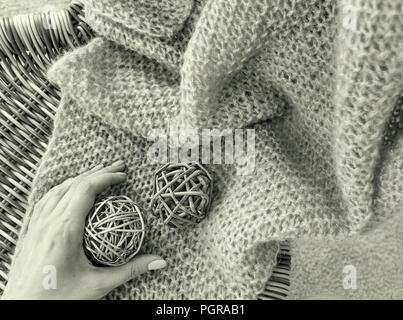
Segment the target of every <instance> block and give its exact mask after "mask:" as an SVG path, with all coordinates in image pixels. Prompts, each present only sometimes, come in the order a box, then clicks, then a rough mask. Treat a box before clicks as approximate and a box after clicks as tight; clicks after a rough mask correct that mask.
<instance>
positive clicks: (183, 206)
mask: <svg viewBox="0 0 403 320" xmlns="http://www.w3.org/2000/svg"><path fill="white" fill-rule="evenodd" d="M212 185H213V181H212V178H211V175H210V174H209V172H208V171H207V170H206V169H205V168H204V167H203V166H202V165H201V164H199V163H190V164H166V165H164V166H163V167H162V168H161V169H159V170H157V172H156V173H155V175H154V185H153V187H154V195H153V198H152V200H151V209H152V211H153V213H154V214H155V215H156V216H158V217H160V218H161V219H162V220H163V221H164V223H165V224H168V225H170V226H172V227H176V228H183V227H186V226H188V225H195V224H198V223H199V222H200V221H202V220H203V219H204V218H205V217H206V215H207V212H208V209H209V207H210V202H211V195H212V189H213V188H212Z"/></svg>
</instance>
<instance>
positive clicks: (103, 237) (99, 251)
mask: <svg viewBox="0 0 403 320" xmlns="http://www.w3.org/2000/svg"><path fill="white" fill-rule="evenodd" d="M143 238H144V221H143V216H142V213H141V211H140V208H139V207H138V206H137V205H136V204H135V203H134V202H133V201H132V200H131V199H130V198H128V197H125V196H118V197H108V198H106V199H104V200H101V201H99V202H97V203H95V205H94V207H93V210H92V211H91V212H90V214H89V215H88V217H87V223H86V226H85V232H84V251H85V253H86V254H87V257H88V258H89V259H90V260H91V261H92V262H94V263H95V264H101V265H107V266H119V265H122V264H125V263H126V262H128V261H129V260H131V259H132V258H133V257H134V256H135V255H136V254H137V253H138V252H139V250H140V247H141V244H142V243H143Z"/></svg>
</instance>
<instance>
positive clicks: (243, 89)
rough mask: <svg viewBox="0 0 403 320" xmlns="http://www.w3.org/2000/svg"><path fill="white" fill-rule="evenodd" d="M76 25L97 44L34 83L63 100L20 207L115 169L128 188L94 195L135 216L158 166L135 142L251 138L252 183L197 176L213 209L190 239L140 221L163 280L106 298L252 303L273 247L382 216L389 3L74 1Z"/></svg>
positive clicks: (398, 157) (227, 173)
mask: <svg viewBox="0 0 403 320" xmlns="http://www.w3.org/2000/svg"><path fill="white" fill-rule="evenodd" d="M346 8H347V9H348V10H346ZM86 16H87V20H88V23H89V24H90V25H91V27H93V28H94V30H95V31H96V32H97V34H98V37H97V38H95V39H94V40H92V41H91V42H90V43H89V44H88V45H86V46H84V47H82V48H79V49H76V50H75V51H72V52H69V53H67V54H66V55H65V56H64V57H62V58H61V59H60V60H58V61H57V62H56V63H55V64H54V65H53V66H52V68H51V69H50V70H49V77H50V79H51V80H52V81H54V82H55V83H56V84H58V85H59V86H60V87H61V90H62V94H63V99H62V103H61V106H60V108H59V111H58V114H57V117H56V121H55V128H54V132H53V136H52V140H51V142H50V145H49V147H48V150H47V152H46V154H45V156H44V158H43V160H42V163H41V166H40V169H39V172H38V174H37V177H36V179H35V182H34V186H33V191H32V194H31V197H30V205H31V206H32V205H33V204H34V203H35V202H36V201H37V200H38V199H39V198H40V197H41V196H43V194H44V193H45V192H46V191H47V190H49V188H51V187H52V186H53V185H55V184H58V183H59V182H61V181H63V180H64V179H66V178H67V177H70V176H74V175H76V174H77V173H79V172H80V171H82V170H84V169H86V168H89V167H90V166H92V165H93V164H95V163H97V162H104V163H107V162H110V161H112V160H113V159H117V158H122V159H123V160H125V161H126V162H127V164H128V168H129V172H128V174H129V179H128V182H127V183H126V184H125V185H122V186H120V187H115V188H114V189H112V190H110V193H111V194H117V193H119V194H125V195H128V196H129V197H131V198H133V199H134V200H135V201H137V202H139V203H141V204H142V205H143V206H145V207H148V205H149V202H150V198H151V196H152V195H151V192H152V191H151V177H152V173H153V172H154V170H155V169H156V168H157V167H158V166H156V165H151V164H150V163H149V162H148V159H147V150H148V148H149V146H150V142H149V141H147V136H148V134H149V132H150V131H151V130H152V129H154V128H158V129H162V130H168V128H169V125H170V123H171V122H172V121H177V122H178V123H179V124H180V125H181V126H182V127H191V128H197V129H201V128H218V129H225V128H232V129H237V128H252V129H254V130H255V135H256V141H255V150H256V154H255V171H254V172H253V173H252V174H250V175H245V176H240V175H237V174H236V170H235V168H234V166H232V165H209V166H208V168H209V170H210V171H211V172H212V173H213V174H214V176H215V181H216V182H215V189H216V191H215V195H216V196H215V199H214V200H213V203H212V207H211V211H210V213H209V216H208V218H207V219H206V220H205V221H203V222H202V223H201V224H200V225H198V226H197V227H195V228H192V229H187V230H182V231H178V230H173V229H170V228H168V227H167V226H163V225H161V223H160V222H159V221H157V220H155V218H153V217H152V215H150V214H148V215H147V220H148V225H149V231H148V234H147V237H146V240H145V246H144V248H143V249H144V251H145V252H153V253H156V254H161V255H162V256H164V257H166V258H167V261H168V265H169V268H167V269H166V270H163V271H162V272H161V273H155V274H147V275H144V276H142V277H141V278H139V279H136V280H133V281H132V282H130V283H127V284H126V285H125V286H123V287H121V288H118V289H116V290H114V291H113V292H112V293H111V294H110V297H111V298H136V299H137V298H162V299H164V298H166V299H169V298H187V299H192V298H193V299H196V298H209V299H215V298H221V299H226V298H233V299H238V298H247V299H253V298H255V297H256V296H257V294H258V292H259V291H260V290H261V289H262V288H263V287H264V284H265V281H266V280H267V278H268V277H269V276H270V274H271V268H272V266H273V265H274V263H275V259H276V253H277V251H278V243H277V241H279V240H283V239H299V238H301V237H304V238H306V237H308V238H311V239H321V240H319V241H323V239H325V238H326V239H332V240H331V241H336V242H337V241H341V240H340V239H345V238H346V237H347V238H348V237H349V236H351V237H352V238H351V241H355V240H354V239H356V238H354V237H358V235H359V234H360V232H363V231H365V232H369V233H370V232H372V231H373V230H372V229H374V228H375V227H376V226H378V228H382V226H383V225H384V224H383V222H384V221H385V220H386V219H389V218H390V217H391V216H394V214H392V213H393V212H396V210H397V208H398V205H399V202H401V201H402V195H403V161H402V160H403V144H402V143H401V142H402V139H403V137H402V134H401V131H398V127H396V126H389V125H388V124H389V123H397V121H392V122H391V119H395V120H396V119H398V118H399V117H400V116H401V114H400V109H399V108H400V107H399V106H397V103H398V101H399V97H400V95H401V93H402V90H403V68H402V66H403V4H402V1H396V0H386V1H384V0H377V1H358V0H357V1H347V0H343V1H338V2H336V1H323V0H308V1H306V0H304V1H303V0H291V1H283V0H271V1H268V0H267V1H264V0H254V1H224V0H218V1H212V0H211V1H200V0H199V1H197V0H195V1H174V0H164V1H124V0H119V1H110V0H103V1H91V0H89V1H86ZM346 19H347V20H346ZM392 133H393V134H392ZM385 136H387V137H391V136H393V137H394V142H393V143H392V144H391V145H390V146H384V145H383V143H382V142H383V141H384V137H385ZM28 223H29V215H27V217H26V220H25V227H26V226H27V225H28ZM23 234H24V231H23V232H22V236H23ZM353 235H354V237H353ZM338 239H339V240H338ZM295 241H298V240H295ZM396 241H398V239H397V240H396ZM297 243H299V242H297ZM301 243H305V242H301ZM337 243H340V246H344V245H349V244H350V243H351V242H349V241H346V240H343V242H337ZM396 245H398V244H396ZM399 245H401V244H399ZM362 254H363V255H365V253H364V252H363V253H362ZM393 254H397V251H393ZM333 258H334V259H338V258H340V259H341V258H342V257H333ZM396 259H398V257H396ZM297 261H298V263H302V262H301V261H303V259H298V260H297ZM331 261H332V259H329V260H326V261H322V263H323V264H327V263H332V262H331ZM298 267H299V269H298V270H304V267H303V265H300V266H298V264H297V265H293V268H298ZM318 269H319V272H320V270H328V269H327V268H326V266H325V265H323V266H318ZM318 277H319V276H318ZM296 288H299V289H298V290H301V289H300V287H298V286H297V287H296ZM393 288H394V287H391V290H393ZM366 290H367V291H368V290H371V288H370V287H368V288H363V289H362V291H361V292H362V293H363V294H364V293H365V292H366ZM294 296H298V294H295V295H294ZM390 296H394V297H396V294H395V293H390Z"/></svg>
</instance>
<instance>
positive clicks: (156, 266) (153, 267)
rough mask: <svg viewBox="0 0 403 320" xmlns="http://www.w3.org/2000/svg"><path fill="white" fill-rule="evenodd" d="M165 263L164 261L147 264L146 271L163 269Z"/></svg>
mask: <svg viewBox="0 0 403 320" xmlns="http://www.w3.org/2000/svg"><path fill="white" fill-rule="evenodd" d="M166 266H167V262H166V261H165V260H154V261H152V262H150V263H149V264H148V270H158V269H162V268H165V267H166Z"/></svg>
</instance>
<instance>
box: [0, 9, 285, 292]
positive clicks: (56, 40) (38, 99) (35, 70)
mask: <svg viewBox="0 0 403 320" xmlns="http://www.w3.org/2000/svg"><path fill="white" fill-rule="evenodd" d="M49 20H50V21H51V22H52V24H54V25H55V26H56V28H55V29H52V28H50V29H48V28H45V25H46V23H45V24H44V21H49ZM92 37H93V32H92V30H91V29H90V28H89V26H88V25H87V24H86V23H85V19H84V10H83V6H82V4H81V3H79V2H76V1H73V2H72V3H71V4H70V6H69V8H68V9H66V10H62V11H59V12H57V13H56V14H51V15H46V14H45V13H42V14H29V15H22V16H14V17H11V18H0V294H1V293H2V292H3V289H4V287H5V284H6V282H7V274H8V271H9V269H10V264H11V257H12V254H13V251H14V247H15V245H16V242H17V239H18V232H19V229H20V227H21V224H22V218H23V217H24V213H25V210H26V205H27V197H28V194H29V192H30V189H31V184H32V180H33V178H34V175H35V172H36V170H37V166H38V163H39V161H40V159H41V157H42V155H43V153H44V151H45V150H46V146H47V143H48V139H49V135H50V133H51V131H52V126H53V119H54V115H55V112H56V109H57V106H58V104H59V101H60V92H59V89H58V88H57V87H55V86H54V85H52V84H51V83H50V82H49V81H48V80H47V78H46V76H45V70H46V68H47V67H48V66H49V64H50V63H51V62H52V61H54V60H55V59H56V58H57V57H58V56H59V55H60V54H62V53H63V52H65V51H66V50H69V49H72V48H76V47H78V46H81V45H83V44H85V43H87V42H88V41H89V40H90V39H91V38H92ZM289 271H290V255H289V244H288V243H287V242H285V243H283V244H281V251H280V255H279V257H278V263H277V266H276V267H275V268H274V270H273V276H272V277H271V278H270V279H269V281H268V283H267V286H266V289H265V290H264V292H262V293H261V294H260V295H259V299H265V300H266V299H269V300H270V299H283V298H285V297H286V296H287V293H288V286H289V280H288V279H289Z"/></svg>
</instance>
